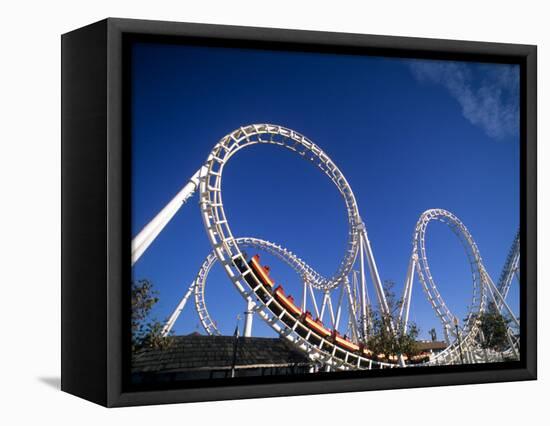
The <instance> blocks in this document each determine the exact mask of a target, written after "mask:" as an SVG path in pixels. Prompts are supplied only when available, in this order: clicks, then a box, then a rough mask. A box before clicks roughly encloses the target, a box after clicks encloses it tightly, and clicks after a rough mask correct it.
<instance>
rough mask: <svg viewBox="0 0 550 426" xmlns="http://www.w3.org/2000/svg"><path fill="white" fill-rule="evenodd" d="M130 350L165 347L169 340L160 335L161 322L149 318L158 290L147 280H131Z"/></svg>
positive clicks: (156, 299) (169, 342) (156, 300)
mask: <svg viewBox="0 0 550 426" xmlns="http://www.w3.org/2000/svg"><path fill="white" fill-rule="evenodd" d="M131 298H132V301H131V303H132V319H131V322H132V352H136V351H137V350H139V349H141V348H146V347H147V348H155V349H165V348H167V347H169V346H170V344H171V340H170V339H167V338H166V337H163V336H162V328H163V324H162V323H161V322H159V321H157V320H156V319H150V318H149V317H150V314H151V310H152V309H153V306H155V304H156V303H157V302H158V300H159V299H158V291H156V290H154V289H153V284H152V283H151V282H150V281H148V280H139V281H138V282H137V283H136V282H132V297H131Z"/></svg>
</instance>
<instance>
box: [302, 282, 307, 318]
mask: <svg viewBox="0 0 550 426" xmlns="http://www.w3.org/2000/svg"><path fill="white" fill-rule="evenodd" d="M303 283H304V285H303V288H302V311H305V310H306V306H307V281H306V280H303Z"/></svg>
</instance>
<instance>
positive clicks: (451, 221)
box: [132, 124, 520, 371]
mask: <svg viewBox="0 0 550 426" xmlns="http://www.w3.org/2000/svg"><path fill="white" fill-rule="evenodd" d="M258 144H270V145H275V146H279V147H281V148H284V149H287V150H289V151H291V152H293V153H295V154H296V155H298V156H299V157H301V158H303V159H305V160H306V161H308V162H310V163H312V164H313V165H314V166H315V167H317V168H318V169H320V171H321V172H322V173H323V174H324V175H326V176H327V177H328V178H329V179H330V180H331V181H332V182H333V184H334V185H335V186H336V188H337V189H338V191H339V193H340V195H341V197H342V198H343V200H344V203H345V207H346V213H347V224H348V238H347V244H346V249H345V252H344V256H343V258H342V260H341V262H340V265H339V266H338V268H337V270H336V272H335V273H334V274H333V275H332V276H330V277H325V276H322V275H321V274H320V273H319V272H317V271H316V270H315V269H313V268H312V267H311V266H310V265H308V264H307V263H306V262H305V261H304V260H302V259H301V258H300V257H298V256H297V255H296V254H294V253H292V252H291V251H290V250H288V249H287V248H285V247H283V246H282V245H279V244H277V243H274V242H271V241H267V240H263V239H260V238H255V237H235V236H234V235H233V233H232V231H231V228H230V226H229V221H228V218H227V216H226V213H225V210H224V205H223V201H222V176H223V170H224V167H225V165H226V164H227V163H228V162H229V160H230V159H231V158H232V157H233V155H234V154H236V153H237V152H239V151H240V150H242V149H245V148H247V147H250V146H253V145H258ZM197 191H198V195H199V206H200V211H201V216H202V220H203V224H204V229H205V232H206V234H207V236H208V239H209V241H210V244H211V246H212V252H211V253H209V254H208V255H207V256H206V259H205V260H204V262H203V264H202V265H201V267H200V269H199V271H198V273H197V274H196V276H195V279H194V280H193V281H192V283H191V285H190V286H189V288H188V289H187V291H186V292H185V293H184V295H183V297H182V299H181V301H180V302H179V304H178V305H177V307H176V309H175V310H174V312H173V313H172V315H171V316H170V318H169V319H168V320H167V322H166V324H165V326H164V328H163V331H162V332H163V334H164V335H168V333H170V331H171V330H172V328H173V327H174V324H175V323H176V321H177V319H178V317H179V316H180V314H181V312H182V311H183V309H184V307H185V306H186V304H187V302H188V300H189V299H190V298H191V297H192V296H194V301H195V308H196V311H197V313H198V316H199V319H200V322H201V324H202V326H203V328H204V330H205V332H206V333H207V334H210V335H218V334H220V331H219V330H218V327H217V325H216V322H215V320H214V319H213V318H212V317H211V316H210V314H209V312H208V309H207V302H206V298H205V287H206V282H207V279H208V275H209V273H210V271H211V269H212V267H213V266H214V265H215V264H216V263H219V264H220V265H221V267H222V268H223V270H224V271H225V273H226V275H227V278H228V280H229V281H230V282H231V283H232V284H233V286H234V287H235V289H236V290H237V291H238V292H239V294H240V295H241V296H242V297H243V298H244V300H245V301H246V303H247V311H246V315H245V326H244V329H245V331H244V335H245V336H250V335H251V329H252V317H253V315H256V316H258V317H260V318H261V319H262V320H263V321H265V322H266V323H267V324H268V325H269V326H270V327H271V328H272V329H273V330H275V332H276V333H278V334H279V335H280V336H282V337H283V338H285V339H288V340H289V341H290V342H292V344H293V345H294V346H295V347H296V348H298V349H300V350H302V351H304V352H305V353H306V354H307V356H308V357H309V358H310V359H311V361H312V365H316V366H318V367H319V368H323V369H325V370H328V371H332V370H357V369H361V370H362V369H383V368H395V367H408V366H413V365H419V364H418V363H412V362H406V361H405V359H404V358H403V356H401V357H400V358H399V359H390V358H387V359H381V358H380V356H379V354H374V353H372V351H370V350H369V348H368V345H366V342H367V341H368V338H369V333H370V329H371V327H370V325H371V324H369V322H370V321H372V319H371V318H372V316H371V312H370V310H371V309H372V305H371V301H370V298H369V292H368V287H370V286H372V287H373V289H374V293H375V297H376V303H377V306H378V309H379V311H380V312H381V313H382V314H388V315H389V307H388V301H387V298H386V293H385V290H384V286H383V284H382V282H381V280H380V275H379V272H378V268H377V265H376V262H375V258H374V255H373V250H372V247H371V243H370V241H369V238H368V234H367V228H366V226H365V223H364V222H363V220H362V219H361V216H360V214H359V208H358V205H357V202H356V199H355V196H354V193H353V191H352V189H351V187H350V185H349V184H348V181H347V180H346V178H345V176H344V174H343V173H342V172H341V170H340V169H339V168H338V167H337V165H336V164H335V163H334V162H333V161H332V160H331V159H330V157H329V156H328V155H327V153H326V152H324V151H323V150H322V149H321V148H320V147H319V146H317V145H316V144H314V143H313V142H312V141H311V140H309V139H308V138H307V137H305V136H303V135H301V134H299V133H298V132H296V131H294V130H291V129H288V128H285V127H282V126H279V125H273V124H252V125H248V126H243V127H240V128H238V129H236V130H234V131H233V132H231V133H229V134H227V135H226V136H224V137H223V138H222V139H221V140H220V141H219V142H218V143H217V144H216V145H215V146H214V147H213V149H212V151H211V152H210V154H209V155H208V158H207V160H206V162H205V163H204V164H203V165H202V166H201V167H200V169H199V170H198V171H197V172H196V173H195V174H194V175H193V176H192V177H191V179H190V180H189V181H188V182H187V183H186V184H185V186H184V187H183V188H182V189H181V190H180V192H179V193H178V194H176V196H175V197H174V198H173V199H172V200H171V201H170V202H169V203H168V204H167V205H166V206H165V207H164V208H163V209H162V210H161V211H160V212H159V213H158V214H157V215H156V216H155V217H154V218H153V219H152V220H151V221H150V222H149V223H148V224H147V225H146V226H145V227H144V228H143V229H142V230H141V231H140V232H139V233H138V234H137V235H136V236H135V237H134V238H133V240H132V265H133V264H135V262H137V261H138V260H139V258H140V257H141V256H142V255H143V254H144V253H145V251H146V250H147V249H148V247H149V246H150V244H151V243H152V242H153V241H154V240H155V238H156V237H157V236H158V235H159V234H160V232H161V231H162V230H163V228H164V227H165V226H166V225H167V224H168V222H169V221H170V220H171V219H172V218H173V217H174V215H175V214H176V213H177V212H178V211H179V209H180V208H181V207H182V206H183V205H185V204H186V203H187V201H188V200H189V199H190V198H191V197H192V196H193V195H194V194H195V193H196V192H197ZM433 221H439V222H441V223H444V224H445V225H447V226H448V227H449V228H450V229H451V230H452V231H453V233H454V234H455V235H456V237H457V238H458V239H459V240H460V242H461V243H462V246H463V248H464V251H465V254H466V256H467V258H468V261H469V265H470V270H471V278H472V288H473V291H472V298H471V303H470V305H469V307H468V312H467V315H466V318H465V319H464V320H463V321H462V322H461V325H460V326H459V322H460V321H459V320H458V318H457V317H456V316H455V315H454V314H453V313H452V312H451V310H450V308H449V307H448V306H447V305H446V303H445V301H444V300H443V297H442V296H441V294H440V292H439V291H438V288H437V285H436V282H435V280H434V277H433V276H432V273H431V270H430V266H429V263H428V257H427V253H426V245H425V241H426V235H427V234H426V231H427V228H428V225H429V223H430V222H433ZM519 242H520V241H519V233H518V234H517V235H516V237H515V239H514V242H513V244H512V247H511V249H510V252H509V255H508V257H507V259H506V261H505V264H504V268H503V270H502V273H501V275H500V279H499V281H498V282H497V283H496V284H495V283H494V282H493V280H492V279H491V277H490V275H489V274H488V272H487V270H486V269H485V267H484V265H483V261H482V258H481V255H480V252H479V250H478V247H477V245H476V243H475V241H474V239H473V237H472V235H471V234H470V232H469V231H468V229H467V228H466V226H465V225H464V224H463V223H462V222H461V221H460V220H459V219H458V218H457V217H456V216H455V215H454V214H452V213H451V212H449V211H447V210H444V209H430V210H427V211H425V212H424V213H422V215H421V216H420V218H419V219H418V221H417V224H416V227H415V229H414V232H413V238H412V250H411V256H410V260H409V264H408V269H407V275H406V279H405V285H404V290H403V297H402V301H403V303H402V304H401V305H400V310H399V315H398V318H397V320H396V321H394V322H393V323H392V324H391V327H392V328H395V329H396V330H397V329H398V330H399V331H401V332H406V331H407V327H408V326H409V311H410V306H411V297H412V289H413V284H414V281H415V276H416V277H417V278H418V281H419V282H420V284H421V285H422V288H423V290H424V293H425V295H426V297H427V299H428V301H429V303H430V305H431V307H432V309H433V310H434V312H435V314H436V316H437V317H438V319H439V321H440V322H441V325H442V327H443V330H444V334H445V341H446V344H447V347H446V348H445V349H444V350H443V351H441V352H439V353H437V354H432V355H431V356H430V357H429V358H426V359H425V360H424V362H423V363H422V364H421V365H441V364H445V365H447V364H455V363H459V362H467V363H481V362H492V361H498V360H501V359H502V358H503V354H504V355H505V356H506V357H508V358H512V359H519V344H520V342H519V337H518V336H519V325H520V323H519V319H518V317H517V316H516V314H515V313H514V312H513V311H512V309H511V308H510V306H509V305H508V303H507V302H506V298H507V295H508V293H509V290H510V287H511V284H512V281H513V280H514V278H516V279H517V281H518V282H519V268H520V263H519V252H520V249H519V247H520V244H519ZM244 249H248V250H255V251H263V252H267V253H270V254H271V255H273V256H275V257H276V258H278V259H280V260H281V261H282V262H284V263H286V264H287V265H288V266H289V267H290V268H292V270H293V271H294V272H295V273H296V275H297V276H298V278H299V280H300V283H301V284H302V295H301V303H298V304H297V303H296V302H295V301H294V298H293V297H292V296H291V295H290V294H287V293H286V292H285V290H284V289H283V288H282V286H276V284H275V282H274V279H273V278H272V277H271V272H270V271H269V268H268V267H266V266H263V265H262V264H261V259H260V257H259V256H258V255H254V256H252V257H249V256H248V255H247V254H246V252H245V251H244ZM319 295H320V296H319ZM319 297H320V299H321V302H320V303H318V300H317V299H318V298H319ZM490 309H493V310H497V311H498V312H500V313H502V314H503V315H505V316H506V317H507V318H509V319H510V325H509V326H508V330H507V337H508V343H509V344H508V348H507V349H506V350H505V351H504V352H500V353H496V352H495V351H488V350H487V349H484V350H482V349H481V344H480V342H481V341H482V339H483V333H482V330H481V328H480V323H479V319H478V318H479V314H481V313H483V312H486V311H488V310H490ZM310 310H311V311H313V314H312V313H311V312H310ZM344 311H345V313H346V316H347V321H344V320H342V318H343V317H344V315H343V313H344ZM314 316H315V318H314ZM325 318H326V319H325ZM325 323H326V324H325ZM329 324H330V325H329ZM464 358H465V360H464ZM409 361H411V360H409Z"/></svg>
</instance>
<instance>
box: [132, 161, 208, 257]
mask: <svg viewBox="0 0 550 426" xmlns="http://www.w3.org/2000/svg"><path fill="white" fill-rule="evenodd" d="M203 169H204V166H203V167H201V168H200V169H199V170H197V172H196V173H195V174H194V175H193V176H192V177H191V179H190V180H189V182H187V184H185V186H184V187H183V188H182V189H181V190H180V191H179V192H178V193H177V194H176V196H175V197H174V198H172V200H170V202H169V203H168V204H166V206H164V208H163V209H162V210H161V211H160V212H158V213H157V215H156V216H155V217H154V218H153V219H152V220H151V221H150V222H149V223H148V224H147V225H145V226H144V227H143V229H142V230H141V231H140V232H139V233H138V234H137V235H136V236H135V237H134V238H133V240H132V265H133V264H134V263H136V262H137V261H138V259H139V258H140V257H141V255H142V254H143V253H145V250H147V248H148V247H149V246H150V245H151V243H152V242H153V241H154V240H155V238H157V236H158V235H159V234H160V233H161V231H162V230H163V229H164V227H165V226H166V225H167V224H168V222H170V220H171V219H172V218H173V217H174V215H175V214H176V213H177V212H178V210H179V209H180V208H181V206H183V205H184V204H185V203H186V202H187V200H188V199H189V198H191V196H192V195H193V194H194V192H195V190H196V189H197V187H198V186H199V178H200V174H201V171H202V170H203Z"/></svg>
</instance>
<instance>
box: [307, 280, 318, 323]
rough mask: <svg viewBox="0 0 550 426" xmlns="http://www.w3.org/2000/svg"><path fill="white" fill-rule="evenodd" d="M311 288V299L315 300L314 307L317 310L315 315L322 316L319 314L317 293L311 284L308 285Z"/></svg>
mask: <svg viewBox="0 0 550 426" xmlns="http://www.w3.org/2000/svg"><path fill="white" fill-rule="evenodd" d="M307 286H308V288H309V296H310V297H311V301H312V302H313V309H314V310H315V315H317V318H319V317H320V315H319V307H318V306H317V300H316V299H315V294H314V293H313V287H312V286H311V284H308V285H307Z"/></svg>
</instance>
